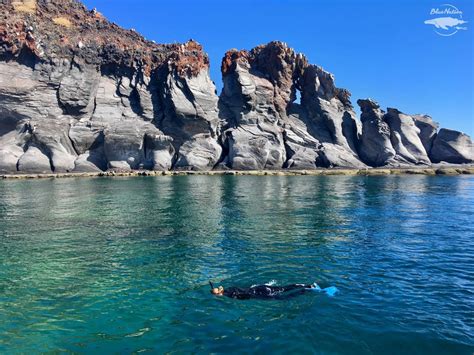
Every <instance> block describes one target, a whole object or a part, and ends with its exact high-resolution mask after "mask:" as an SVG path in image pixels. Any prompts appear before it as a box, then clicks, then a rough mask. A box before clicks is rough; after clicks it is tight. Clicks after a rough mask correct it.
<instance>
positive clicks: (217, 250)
mask: <svg viewBox="0 0 474 355" xmlns="http://www.w3.org/2000/svg"><path fill="white" fill-rule="evenodd" d="M209 280H211V281H213V282H214V283H216V284H221V285H223V286H224V287H230V286H239V287H248V286H250V285H253V284H261V283H270V282H271V283H272V284H279V285H283V284H289V283H312V282H317V283H318V284H319V285H320V286H321V287H327V286H336V287H337V288H338V290H339V292H338V293H336V294H335V295H334V296H333V297H329V296H328V295H326V294H324V293H317V292H306V293H304V294H302V295H300V296H298V297H292V298H289V299H284V300H234V299H230V298H226V297H216V296H212V295H211V294H210V292H209V285H208V281H209ZM261 351H265V352H271V353H276V354H279V353H282V354H283V353H285V354H286V353H296V352H298V353H302V354H305V353H320V354H374V353H383V354H400V353H410V354H417V353H419V354H422V353H423V354H426V353H429V354H451V353H452V354H472V353H473V352H474V177H472V176H160V177H131V178H130V177H128V178H127V177H117V178H67V179H41V180H4V181H0V353H8V354H10V353H11V354H14V353H37V352H50V353H88V354H93V353H96V354H104V353H139V352H151V353H224V352H226V353H228V352H232V353H234V352H237V353H253V352H261Z"/></svg>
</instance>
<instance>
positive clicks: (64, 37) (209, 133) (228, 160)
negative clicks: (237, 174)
mask: <svg viewBox="0 0 474 355" xmlns="http://www.w3.org/2000/svg"><path fill="white" fill-rule="evenodd" d="M0 11H1V17H0V18H1V22H0V172H4V173H48V172H97V171H104V170H109V169H110V170H118V171H128V170H136V169H150V170H159V171H161V170H170V169H176V170H211V169H238V170H259V169H282V168H288V169H315V168H319V167H324V168H329V167H349V168H364V167H369V166H371V167H378V166H407V165H408V166H409V165H429V164H431V163H432V162H435V163H438V162H448V163H454V164H461V163H471V162H472V161H473V152H472V141H471V139H470V138H469V137H468V136H466V135H464V134H462V133H460V132H456V131H450V130H445V129H441V130H440V131H439V132H438V125H437V124H436V123H435V122H433V120H432V119H431V117H429V116H426V115H408V114H405V113H402V112H400V111H398V110H397V109H388V111H387V112H384V111H382V110H381V109H380V107H379V106H378V104H377V103H376V102H375V101H373V100H359V101H358V103H359V105H360V106H361V109H362V117H361V120H360V121H359V120H358V119H357V118H356V115H355V113H354V109H353V106H352V103H351V100H350V93H349V91H347V90H345V89H340V88H337V87H336V85H335V79H334V76H333V75H332V74H331V73H329V72H327V71H325V70H324V69H322V68H321V67H318V66H316V65H312V64H310V63H308V60H307V58H306V57H305V56H304V55H303V54H299V53H296V52H295V51H294V50H293V49H291V48H289V47H288V46H287V45H286V44H285V43H282V42H277V41H275V42H270V43H268V44H266V45H261V46H257V47H255V48H254V49H252V50H249V51H247V50H230V51H228V52H227V53H226V54H225V56H224V58H223V60H222V67H221V68H222V80H223V84H224V86H223V90H222V93H221V94H220V96H218V95H217V93H216V88H215V85H214V83H213V82H212V80H211V79H210V76H209V65H210V63H209V59H208V56H207V54H206V53H205V52H204V51H203V48H202V46H201V45H200V44H199V43H197V42H196V41H194V40H190V41H188V42H186V43H183V44H171V45H161V44H156V43H154V42H150V41H147V40H146V39H145V38H143V37H142V36H141V35H139V34H138V33H136V32H135V31H133V30H124V29H122V28H120V27H118V26H117V25H115V24H113V23H111V22H109V21H107V19H105V18H104V17H103V16H102V15H101V14H100V13H99V12H97V11H95V10H93V11H89V10H87V9H86V8H85V7H84V6H83V5H82V4H81V3H80V2H78V1H76V0H48V1H28V2H26V3H23V2H21V1H16V2H9V1H4V2H2V3H1V4H0Z"/></svg>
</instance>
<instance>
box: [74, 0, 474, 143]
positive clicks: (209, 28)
mask: <svg viewBox="0 0 474 355" xmlns="http://www.w3.org/2000/svg"><path fill="white" fill-rule="evenodd" d="M443 1H447V0H442V1H437V0H417V1H412V0H391V1H376V0H360V1H350V0H239V1H227V2H226V1H222V0H220V1H217V0H199V1H197V0H180V1H176V0H175V1H162V0H133V1H130V0H85V1H83V2H84V3H85V4H86V6H87V7H88V8H90V9H92V8H94V7H95V8H97V10H98V11H99V12H101V13H102V14H104V15H105V16H106V17H108V18H109V20H111V21H113V22H115V23H117V24H118V25H120V26H122V27H124V28H129V29H130V28H134V29H135V30H137V31H138V32H140V33H141V34H142V35H143V36H145V37H146V38H147V39H149V40H155V41H156V42H157V43H173V42H185V41H187V40H189V39H191V38H192V39H194V40H197V41H198V42H199V43H201V44H202V45H203V47H204V50H205V51H206V52H207V53H208V54H209V57H210V61H211V77H212V80H214V82H215V83H216V86H217V88H218V91H219V92H220V90H221V89H222V79H221V74H220V62H221V59H222V57H223V55H224V53H225V52H226V51H227V50H229V49H231V48H237V49H251V48H253V47H255V46H256V45H259V44H264V43H267V42H270V41H272V40H280V41H283V42H286V43H288V45H289V46H290V47H292V48H294V49H295V50H296V51H297V52H302V53H304V54H305V55H306V56H307V57H308V59H309V61H310V63H312V64H317V65H320V66H322V67H323V68H324V69H325V70H327V71H330V72H331V73H333V74H334V75H335V78H336V85H337V86H338V87H342V88H346V89H348V90H349V91H350V92H351V93H352V101H353V103H354V105H355V106H357V105H356V103H355V102H356V101H357V99H359V98H366V97H370V98H372V99H375V100H376V101H378V102H379V104H380V105H381V107H382V108H384V109H385V108H386V107H395V108H398V109H399V110H400V111H402V112H405V113H408V114H415V113H426V114H429V115H430V116H432V117H433V118H434V119H435V121H437V122H439V123H440V125H441V127H445V128H451V129H456V130H460V131H463V132H465V133H468V134H469V135H471V137H474V58H473V57H474V35H473V34H474V32H473V31H474V15H473V11H474V1H472V0H462V1H454V0H449V1H450V4H452V5H454V6H456V8H457V9H459V10H460V11H462V12H463V15H462V16H463V20H465V21H468V23H467V24H464V26H465V27H464V28H467V29H466V30H459V31H458V32H457V33H456V34H454V35H453V36H440V35H438V34H437V33H435V31H434V30H435V29H436V28H435V27H434V26H433V25H429V24H425V23H424V21H425V20H428V19H432V18H434V17H433V16H430V11H431V9H432V8H440V7H442V5H443V4H444V2H443ZM441 32H442V31H441Z"/></svg>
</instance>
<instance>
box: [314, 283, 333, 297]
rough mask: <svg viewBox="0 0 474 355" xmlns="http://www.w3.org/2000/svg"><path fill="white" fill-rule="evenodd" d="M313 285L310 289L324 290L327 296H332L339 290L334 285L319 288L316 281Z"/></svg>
mask: <svg viewBox="0 0 474 355" xmlns="http://www.w3.org/2000/svg"><path fill="white" fill-rule="evenodd" d="M313 286H314V287H313V288H312V289H311V290H312V291H316V292H324V293H325V294H326V295H328V296H329V297H332V296H334V295H335V294H336V293H337V292H338V291H339V290H338V289H337V287H336V286H330V287H326V288H321V287H319V285H318V284H317V283H316V282H315V283H314V284H313Z"/></svg>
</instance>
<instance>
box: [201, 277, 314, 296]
mask: <svg viewBox="0 0 474 355" xmlns="http://www.w3.org/2000/svg"><path fill="white" fill-rule="evenodd" d="M209 285H211V293H212V294H213V295H215V296H226V297H230V298H235V299H238V300H248V299H250V298H258V299H286V298H290V297H294V296H296V295H301V294H303V293H305V292H306V291H308V290H316V289H319V287H318V286H317V285H316V284H313V285H304V284H292V285H287V286H270V285H254V286H250V287H247V288H240V287H229V288H224V287H222V286H219V287H214V285H213V284H212V282H211V281H209Z"/></svg>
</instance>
